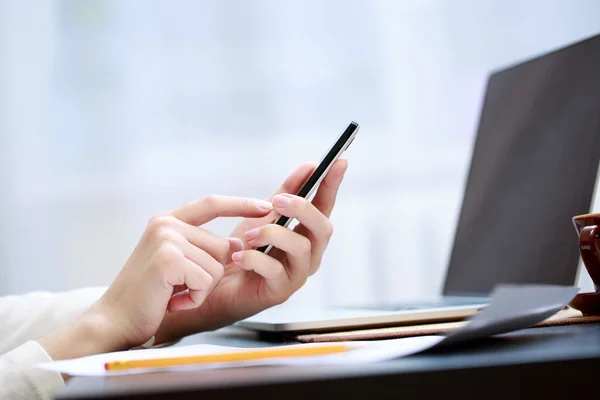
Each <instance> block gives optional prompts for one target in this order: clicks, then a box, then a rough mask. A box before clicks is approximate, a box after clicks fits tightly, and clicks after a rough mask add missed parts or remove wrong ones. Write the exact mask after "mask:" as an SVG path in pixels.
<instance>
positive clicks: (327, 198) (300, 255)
mask: <svg viewBox="0 0 600 400" xmlns="http://www.w3.org/2000/svg"><path fill="white" fill-rule="evenodd" d="M347 165H348V164H347V161H346V160H338V161H337V162H336V163H335V164H334V165H333V166H332V168H331V169H330V171H329V173H328V174H327V176H326V177H325V179H324V180H323V181H322V183H321V186H320V187H319V190H318V191H317V194H316V195H315V198H314V199H313V201H312V203H311V202H309V201H307V200H306V199H303V198H300V197H297V196H294V195H290V194H288V193H296V192H297V191H298V190H299V189H300V187H301V186H302V184H303V183H304V182H305V181H306V179H308V177H309V176H310V174H311V173H312V172H313V171H314V169H315V167H316V165H315V164H304V165H302V166H300V167H299V168H298V169H297V170H296V171H294V172H293V173H292V174H291V175H290V176H289V177H288V178H287V179H286V180H285V182H284V183H283V185H282V186H281V187H280V188H279V189H278V190H277V191H276V193H275V194H274V195H273V196H272V197H271V198H270V199H269V200H270V201H272V203H273V211H272V212H270V213H269V214H268V215H265V216H263V217H262V218H247V219H244V220H243V221H242V222H241V223H240V224H239V225H238V226H237V227H236V228H235V230H234V231H233V233H232V237H231V238H230V239H229V244H230V254H229V256H228V260H227V264H226V266H225V274H224V276H223V278H222V279H221V280H220V282H219V283H218V284H217V286H216V287H215V288H214V289H213V290H212V292H211V293H210V295H209V296H208V297H207V298H206V301H205V302H204V303H203V304H202V306H200V307H199V308H198V309H195V310H189V311H177V312H172V313H169V314H168V315H167V316H166V317H165V321H164V323H163V326H161V328H160V330H159V332H158V333H157V341H159V342H162V341H167V340H172V339H175V338H178V337H181V336H184V335H188V334H191V333H195V332H199V331H202V330H208V329H215V328H218V327H222V326H225V325H229V324H231V323H233V322H235V321H238V320H241V319H244V318H247V317H249V316H251V315H254V314H256V313H258V312H260V311H262V310H264V309H266V308H269V307H271V306H273V305H276V304H280V303H282V302H284V301H285V300H287V299H288V298H289V297H290V296H291V295H292V294H293V293H294V292H296V291H297V290H298V289H299V288H301V287H302V286H303V285H304V283H305V282H306V280H307V278H308V277H309V276H310V275H312V274H314V273H315V272H316V271H317V270H318V269H319V266H320V265H321V259H322V257H323V252H324V251H325V249H326V247H327V244H328V242H329V239H330V237H331V235H332V232H333V226H332V224H331V222H330V221H329V216H330V215H331V212H332V210H333V206H334V204H335V199H336V195H337V192H338V189H339V186H340V184H341V182H342V179H343V176H344V173H345V171H346V168H347ZM280 215H284V216H287V217H291V218H295V219H297V220H298V221H299V222H300V224H299V225H297V226H296V227H295V229H294V230H293V231H292V230H290V229H288V228H284V227H282V226H279V225H276V224H274V222H275V220H276V219H277V218H278V217H279V216H280ZM269 244H271V245H273V246H274V248H273V249H272V250H271V251H270V253H269V254H268V255H267V254H264V253H261V252H259V251H257V250H255V249H256V248H258V247H261V246H265V245H269Z"/></svg>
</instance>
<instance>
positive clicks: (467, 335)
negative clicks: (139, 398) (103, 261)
mask: <svg viewBox="0 0 600 400" xmlns="http://www.w3.org/2000/svg"><path fill="white" fill-rule="evenodd" d="M576 294H577V289H576V288H573V287H562V286H547V285H522V286H513V285H504V286H500V287H498V288H497V289H496V290H495V291H494V292H493V293H492V295H491V297H492V300H491V303H490V305H489V306H488V307H486V308H485V309H484V310H482V311H481V312H479V313H478V314H477V315H476V316H475V317H473V318H472V319H471V320H470V321H469V323H467V324H466V325H464V326H463V327H461V328H459V329H457V330H456V331H454V332H452V333H451V334H449V335H447V336H420V337H411V338H402V339H391V340H379V341H365V342H344V344H346V345H348V346H351V347H353V348H355V349H354V350H351V351H348V352H345V353H335V354H327V355H319V356H308V357H287V358H271V359H264V360H258V361H256V360H255V361H244V362H231V363H219V364H216V363H214V364H201V365H193V366H183V367H171V368H160V369H150V368H145V369H137V370H127V371H111V372H108V371H106V370H105V369H104V364H105V363H106V362H110V361H130V360H139V359H150V358H163V357H178V356H196V355H203V354H214V353H226V352H233V351H243V350H247V348H238V347H225V346H215V345H208V344H199V345H192V346H182V347H170V348H169V347H167V348H161V349H145V350H133V351H122V352H116V353H107V354H99V355H95V356H89V357H82V358H77V359H72V360H63V361H54V362H49V363H44V364H40V365H39V367H40V368H44V369H48V370H52V371H58V372H62V373H66V374H69V375H73V376H104V375H126V374H134V373H145V372H155V371H160V370H205V369H215V368H228V367H240V366H245V367H247V366H259V365H262V366H264V365H285V366H301V365H305V366H306V365H331V364H359V363H371V362H377V361H384V360H390V359H394V358H400V357H405V356H408V355H411V354H416V353H420V352H423V351H426V350H428V349H432V348H434V347H440V346H450V345H455V344H458V343H464V342H467V341H471V340H476V339H483V338H485V337H488V336H490V335H496V334H500V333H506V332H511V331H514V330H518V329H525V328H528V327H531V326H533V325H535V324H537V323H539V322H541V321H543V320H545V319H546V318H548V317H550V316H552V315H554V314H556V313H557V312H558V311H560V310H561V309H562V308H563V307H564V306H566V305H567V304H568V303H569V301H571V299H572V298H573V297H574V296H575V295H576ZM329 345H331V344H330V343H315V344H297V345H293V346H287V347H296V346H302V347H319V346H329ZM279 347H280V346H279ZM263 349H264V348H263Z"/></svg>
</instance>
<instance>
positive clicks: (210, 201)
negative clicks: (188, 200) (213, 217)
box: [199, 194, 219, 208]
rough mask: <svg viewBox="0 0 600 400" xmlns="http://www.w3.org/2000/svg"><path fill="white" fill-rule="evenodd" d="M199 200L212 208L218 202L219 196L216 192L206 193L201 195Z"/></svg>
mask: <svg viewBox="0 0 600 400" xmlns="http://www.w3.org/2000/svg"><path fill="white" fill-rule="evenodd" d="M199 201H200V203H202V204H204V205H205V206H206V207H209V208H212V207H215V206H216V205H217V204H218V203H219V197H218V196H217V195H216V194H207V195H206V196H204V197H202V198H201V199H200V200H199Z"/></svg>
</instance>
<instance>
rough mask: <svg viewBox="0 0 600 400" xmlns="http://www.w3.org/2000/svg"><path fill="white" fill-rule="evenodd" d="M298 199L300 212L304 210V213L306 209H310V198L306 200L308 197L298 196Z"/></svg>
mask: <svg viewBox="0 0 600 400" xmlns="http://www.w3.org/2000/svg"><path fill="white" fill-rule="evenodd" d="M298 200H299V201H298V202H297V204H298V210H299V211H300V212H303V213H304V212H306V211H308V209H309V207H310V202H309V201H308V200H306V199H303V198H298Z"/></svg>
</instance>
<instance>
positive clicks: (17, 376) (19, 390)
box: [0, 341, 64, 400]
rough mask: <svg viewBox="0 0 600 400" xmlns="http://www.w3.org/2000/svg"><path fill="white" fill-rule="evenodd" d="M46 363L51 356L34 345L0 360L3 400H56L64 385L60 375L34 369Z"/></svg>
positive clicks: (22, 346)
mask: <svg viewBox="0 0 600 400" xmlns="http://www.w3.org/2000/svg"><path fill="white" fill-rule="evenodd" d="M47 361H52V360H51V359H50V356H48V354H47V353H46V351H45V350H44V348H43V347H42V346H41V345H39V344H38V343H37V342H34V341H28V342H27V343H25V344H23V345H21V346H19V347H17V348H16V349H14V350H12V351H10V352H8V353H6V354H4V355H2V356H0V399H11V400H13V399H14V400H21V399H23V400H25V399H27V400H32V399H33V400H51V399H53V398H54V397H55V395H56V392H57V391H58V390H59V389H60V388H62V387H63V386H64V381H63V378H62V376H61V375H60V373H58V372H54V371H46V370H42V369H38V368H35V366H36V365H37V364H39V363H42V362H47Z"/></svg>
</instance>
